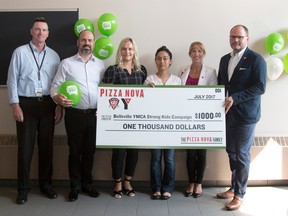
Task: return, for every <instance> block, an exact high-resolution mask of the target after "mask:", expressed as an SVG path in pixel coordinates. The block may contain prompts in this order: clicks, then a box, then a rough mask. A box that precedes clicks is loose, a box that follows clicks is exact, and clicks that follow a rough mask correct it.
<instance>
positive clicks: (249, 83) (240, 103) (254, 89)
mask: <svg viewBox="0 0 288 216" xmlns="http://www.w3.org/2000/svg"><path fill="white" fill-rule="evenodd" d="M230 57H231V55H230V53H229V54H227V55H225V56H223V57H222V58H221V61H220V66H219V72H218V84H219V85H225V90H226V93H227V91H228V94H229V96H232V98H233V101H234V105H233V106H232V107H231V108H230V110H229V111H228V113H227V117H228V116H229V117H231V118H232V119H233V121H234V123H236V124H252V123H256V122H258V121H259V119H260V116H261V95H262V94H264V92H265V88H266V74H267V68H266V62H265V60H264V59H263V58H262V56H260V55H259V54H258V53H256V52H254V51H252V50H250V49H249V48H247V49H246V50H245V52H244V54H243V56H242V58H241V59H240V61H239V63H238V65H237V66H236V67H235V69H234V72H233V75H232V77H231V79H230V81H228V63H229V59H230Z"/></svg>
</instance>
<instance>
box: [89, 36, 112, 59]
mask: <svg viewBox="0 0 288 216" xmlns="http://www.w3.org/2000/svg"><path fill="white" fill-rule="evenodd" d="M113 51H114V44H113V41H112V40H111V39H110V38H108V37H101V38H98V39H97V40H96V41H95V46H94V50H93V52H94V55H95V56H96V57H97V58H99V59H102V60H103V59H107V58H109V57H110V56H111V55H112V53H113Z"/></svg>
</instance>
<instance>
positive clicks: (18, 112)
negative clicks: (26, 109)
mask: <svg viewBox="0 0 288 216" xmlns="http://www.w3.org/2000/svg"><path fill="white" fill-rule="evenodd" d="M11 107H12V111H13V117H14V119H15V120H16V121H19V122H23V121H24V115H23V111H22V109H21V107H20V105H19V103H15V104H12V105H11Z"/></svg>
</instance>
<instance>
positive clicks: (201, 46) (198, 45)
mask: <svg viewBox="0 0 288 216" xmlns="http://www.w3.org/2000/svg"><path fill="white" fill-rule="evenodd" d="M195 48H199V49H200V50H201V51H202V52H203V53H204V54H206V50H205V47H204V45H203V44H202V43H201V42H199V41H195V42H193V43H191V45H190V48H189V55H190V54H191V52H192V50H193V49H195Z"/></svg>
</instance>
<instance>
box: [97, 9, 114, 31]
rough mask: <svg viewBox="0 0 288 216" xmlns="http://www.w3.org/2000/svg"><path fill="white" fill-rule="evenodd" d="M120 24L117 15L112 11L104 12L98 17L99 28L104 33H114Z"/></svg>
mask: <svg viewBox="0 0 288 216" xmlns="http://www.w3.org/2000/svg"><path fill="white" fill-rule="evenodd" d="M117 26H118V21H117V19H116V17H115V16H114V15H113V14H111V13H104V14H102V15H101V16H100V17H99V19H98V30H99V32H100V33H101V34H102V35H105V36H110V35H112V34H113V33H114V32H115V31H116V29H117Z"/></svg>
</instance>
